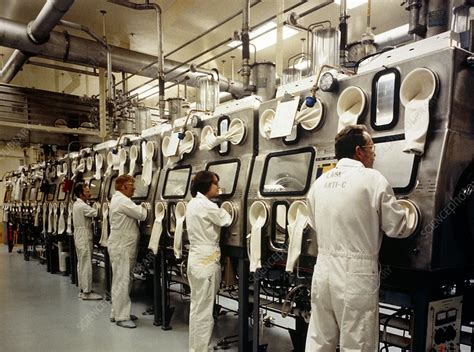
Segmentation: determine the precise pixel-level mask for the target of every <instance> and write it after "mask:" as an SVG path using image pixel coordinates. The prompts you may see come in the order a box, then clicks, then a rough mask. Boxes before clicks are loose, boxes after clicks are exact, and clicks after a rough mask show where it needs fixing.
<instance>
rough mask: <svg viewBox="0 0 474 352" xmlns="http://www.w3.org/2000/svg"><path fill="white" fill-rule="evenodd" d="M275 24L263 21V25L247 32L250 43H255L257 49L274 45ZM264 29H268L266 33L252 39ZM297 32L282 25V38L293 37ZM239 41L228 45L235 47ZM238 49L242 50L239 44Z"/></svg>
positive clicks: (275, 38) (275, 39) (264, 30)
mask: <svg viewBox="0 0 474 352" xmlns="http://www.w3.org/2000/svg"><path fill="white" fill-rule="evenodd" d="M276 26H277V25H276V23H275V22H268V23H265V24H264V25H262V26H260V27H258V28H257V29H255V30H253V31H251V32H249V37H250V43H252V44H253V45H255V47H256V48H257V51H259V50H262V49H265V48H268V47H269V46H272V45H275V43H276V41H277V30H276ZM272 29H273V30H272ZM266 31H269V32H268V33H266V34H263V35H262V36H260V37H258V38H256V39H253V38H255V37H256V36H257V35H259V34H262V33H264V32H266ZM297 33H298V31H297V30H295V29H293V28H289V27H286V26H284V27H283V40H285V39H288V38H290V37H293V36H294V35H296V34H297ZM240 43H241V42H240V41H239V40H233V41H232V42H230V43H229V44H228V45H229V46H230V47H232V48H235V47H237V46H238V45H239V44H240ZM239 49H240V50H242V46H240V47H239Z"/></svg>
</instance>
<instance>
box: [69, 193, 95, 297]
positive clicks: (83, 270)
mask: <svg viewBox="0 0 474 352" xmlns="http://www.w3.org/2000/svg"><path fill="white" fill-rule="evenodd" d="M96 216H97V209H94V208H92V207H91V206H89V205H88V204H86V203H85V202H84V201H83V200H82V199H80V198H78V199H77V200H76V201H75V202H74V205H73V207H72V221H73V224H74V243H75V245H76V253H77V278H78V282H79V288H80V289H81V290H82V292H83V293H90V292H91V290H92V250H93V244H92V224H91V219H92V218H95V217H96Z"/></svg>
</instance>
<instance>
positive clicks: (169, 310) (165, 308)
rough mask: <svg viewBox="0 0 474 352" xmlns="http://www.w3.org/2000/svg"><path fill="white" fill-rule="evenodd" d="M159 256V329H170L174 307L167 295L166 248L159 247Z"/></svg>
mask: <svg viewBox="0 0 474 352" xmlns="http://www.w3.org/2000/svg"><path fill="white" fill-rule="evenodd" d="M160 257H161V310H162V311H161V314H162V318H161V329H162V330H171V329H172V327H171V326H170V321H171V316H172V315H173V312H174V308H173V307H170V296H169V292H170V290H169V277H168V271H167V270H166V268H167V265H166V250H164V249H160Z"/></svg>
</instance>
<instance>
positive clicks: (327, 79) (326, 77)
mask: <svg viewBox="0 0 474 352" xmlns="http://www.w3.org/2000/svg"><path fill="white" fill-rule="evenodd" d="M319 88H321V90H322V91H323V92H331V91H334V90H335V89H336V88H337V80H336V78H334V76H333V75H332V73H331V72H326V73H324V74H323V75H322V76H321V79H320V80H319Z"/></svg>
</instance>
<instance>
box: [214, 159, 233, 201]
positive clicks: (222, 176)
mask: <svg viewBox="0 0 474 352" xmlns="http://www.w3.org/2000/svg"><path fill="white" fill-rule="evenodd" d="M208 170H209V171H212V172H215V173H216V174H218V175H219V187H220V191H221V194H225V195H228V194H232V192H233V190H234V188H235V184H236V183H237V173H238V172H239V163H238V161H233V162H231V163H225V164H213V165H209V167H208Z"/></svg>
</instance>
